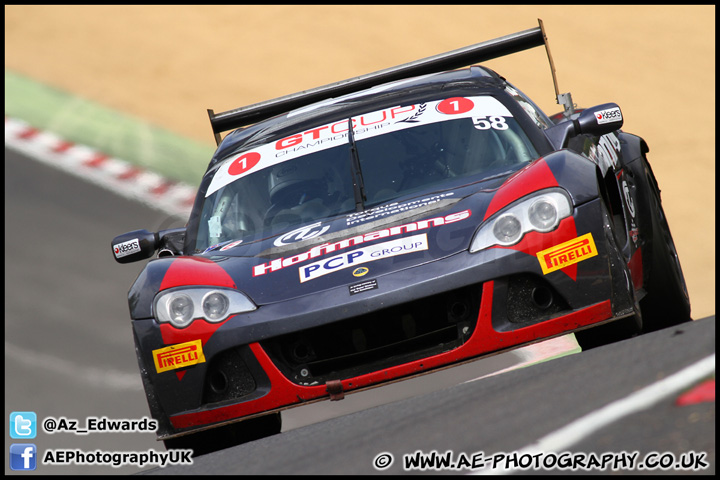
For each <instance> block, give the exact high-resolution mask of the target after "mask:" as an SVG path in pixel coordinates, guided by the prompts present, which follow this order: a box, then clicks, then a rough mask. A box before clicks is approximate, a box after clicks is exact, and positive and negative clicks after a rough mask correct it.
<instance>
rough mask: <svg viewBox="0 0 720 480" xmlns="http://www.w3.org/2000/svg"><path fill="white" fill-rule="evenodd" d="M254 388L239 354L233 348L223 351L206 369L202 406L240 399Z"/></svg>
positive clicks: (252, 379) (253, 381)
mask: <svg viewBox="0 0 720 480" xmlns="http://www.w3.org/2000/svg"><path fill="white" fill-rule="evenodd" d="M256 388H257V387H256V384H255V379H254V378H253V376H252V373H251V372H250V370H249V369H248V367H247V365H246V364H245V361H244V360H243V358H242V355H241V354H240V352H239V351H238V350H237V349H234V348H233V349H230V350H225V351H224V352H221V353H219V354H218V355H216V356H215V357H214V358H213V360H212V361H211V362H210V366H209V367H208V369H207V374H206V375H205V387H204V390H203V404H206V403H215V402H222V401H224V400H232V399H237V398H241V397H244V396H245V395H248V394H250V393H252V392H254V391H255V389H256Z"/></svg>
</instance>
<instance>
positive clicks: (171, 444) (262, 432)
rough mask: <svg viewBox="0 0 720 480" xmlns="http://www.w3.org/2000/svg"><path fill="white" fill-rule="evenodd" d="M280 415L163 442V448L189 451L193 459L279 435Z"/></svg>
mask: <svg viewBox="0 0 720 480" xmlns="http://www.w3.org/2000/svg"><path fill="white" fill-rule="evenodd" d="M281 428H282V418H281V416H280V413H271V414H268V415H263V416H262V417H257V418H251V419H249V420H243V421H241V422H237V423H231V424H230V425H225V426H222V427H216V428H211V429H209V430H203V431H200V432H197V433H192V434H189V435H183V436H181V437H177V438H170V439H168V440H163V443H164V444H165V448H166V449H168V450H170V449H191V450H193V455H192V456H193V457H197V456H200V455H205V454H208V453H211V452H216V451H218V450H223V449H226V448H230V447H234V446H236V445H240V444H243V443H247V442H251V441H253V440H259V439H261V438H265V437H269V436H271V435H275V434H277V433H280V430H281Z"/></svg>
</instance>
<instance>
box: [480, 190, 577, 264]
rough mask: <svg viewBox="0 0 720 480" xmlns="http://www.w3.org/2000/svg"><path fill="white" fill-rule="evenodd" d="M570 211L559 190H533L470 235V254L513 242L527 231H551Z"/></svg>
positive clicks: (569, 205) (562, 193)
mask: <svg viewBox="0 0 720 480" xmlns="http://www.w3.org/2000/svg"><path fill="white" fill-rule="evenodd" d="M572 211H573V209H572V204H571V203H570V198H569V197H568V195H567V194H566V193H564V192H563V191H561V190H559V189H553V190H543V191H541V192H539V193H534V194H532V195H530V196H528V197H527V198H524V199H522V200H520V201H519V202H516V203H514V204H512V205H510V206H508V207H505V208H504V209H502V210H501V211H500V212H498V213H496V214H495V215H493V216H492V217H491V218H490V219H488V220H487V221H486V222H484V223H483V224H482V225H481V226H480V228H478V231H477V233H475V237H473V241H472V243H471V244H470V253H473V252H478V251H480V250H483V249H485V248H488V247H493V246H495V245H499V246H503V247H507V246H510V245H515V244H516V243H518V242H519V241H520V240H521V239H522V237H523V236H524V235H525V234H526V233H528V232H541V233H545V232H550V231H552V230H554V229H556V228H557V226H558V225H560V220H562V219H563V218H566V217H569V216H570V215H572Z"/></svg>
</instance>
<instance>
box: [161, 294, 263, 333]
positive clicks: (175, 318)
mask: <svg viewBox="0 0 720 480" xmlns="http://www.w3.org/2000/svg"><path fill="white" fill-rule="evenodd" d="M153 306H154V312H155V319H156V320H157V321H158V322H159V323H170V324H172V325H173V326H174V327H176V328H185V327H187V326H188V325H190V324H191V323H192V322H193V320H195V319H196V318H204V319H205V320H207V321H208V322H211V323H218V322H222V321H223V320H225V319H226V318H228V317H229V316H230V315H235V314H237V313H243V312H251V311H253V310H255V309H257V306H256V305H255V304H254V303H253V302H252V301H251V300H250V299H249V298H248V297H246V296H245V295H244V294H242V293H240V292H238V291H237V290H232V289H229V288H219V287H178V288H170V289H168V290H164V291H162V292H160V293H159V294H158V295H157V296H156V297H155V302H154V305H153Z"/></svg>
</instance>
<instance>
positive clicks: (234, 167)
mask: <svg viewBox="0 0 720 480" xmlns="http://www.w3.org/2000/svg"><path fill="white" fill-rule="evenodd" d="M259 161H260V154H259V153H257V152H247V153H244V154H242V155H240V156H239V157H238V158H236V159H235V160H233V162H232V164H231V165H230V166H229V167H228V173H229V174H230V175H241V174H243V173H245V172H247V171H248V170H250V169H251V168H253V167H254V166H255V165H257V163H258V162H259Z"/></svg>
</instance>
